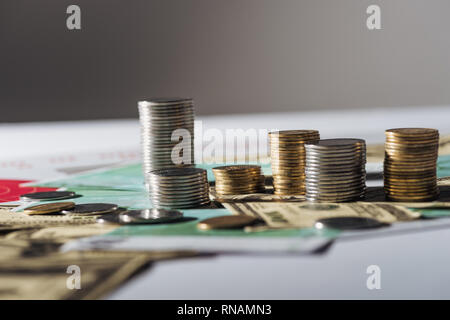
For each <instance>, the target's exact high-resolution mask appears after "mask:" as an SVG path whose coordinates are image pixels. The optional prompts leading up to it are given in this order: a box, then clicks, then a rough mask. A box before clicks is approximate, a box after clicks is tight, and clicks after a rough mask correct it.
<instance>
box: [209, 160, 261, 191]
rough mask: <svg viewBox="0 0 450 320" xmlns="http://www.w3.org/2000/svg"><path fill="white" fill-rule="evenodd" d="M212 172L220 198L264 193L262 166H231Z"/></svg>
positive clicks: (218, 168) (215, 169)
mask: <svg viewBox="0 0 450 320" xmlns="http://www.w3.org/2000/svg"><path fill="white" fill-rule="evenodd" d="M212 171H213V173H214V177H215V178H216V185H215V189H216V194H217V195H218V196H221V195H238V194H250V193H261V192H264V189H265V187H264V175H262V174H261V167H260V166H254V165H231V166H222V167H216V168H213V169H212Z"/></svg>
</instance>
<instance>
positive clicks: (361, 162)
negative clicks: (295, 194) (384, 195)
mask: <svg viewBox="0 0 450 320" xmlns="http://www.w3.org/2000/svg"><path fill="white" fill-rule="evenodd" d="M305 150H306V168H305V174H306V199H307V200H309V201H318V202H346V201H356V200H359V199H361V198H363V197H364V196H365V192H366V169H365V165H366V143H365V141H364V140H361V139H324V140H319V141H317V142H314V143H305Z"/></svg>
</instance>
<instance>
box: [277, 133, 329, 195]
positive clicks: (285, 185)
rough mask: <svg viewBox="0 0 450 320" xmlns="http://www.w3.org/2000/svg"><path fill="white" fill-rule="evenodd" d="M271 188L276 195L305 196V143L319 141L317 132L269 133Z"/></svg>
mask: <svg viewBox="0 0 450 320" xmlns="http://www.w3.org/2000/svg"><path fill="white" fill-rule="evenodd" d="M269 139H270V159H271V165H272V176H273V187H274V193H275V194H276V195H296V194H297V195H303V194H305V147H304V143H305V142H311V141H317V140H319V139H320V135H319V131H317V130H285V131H276V132H270V133H269Z"/></svg>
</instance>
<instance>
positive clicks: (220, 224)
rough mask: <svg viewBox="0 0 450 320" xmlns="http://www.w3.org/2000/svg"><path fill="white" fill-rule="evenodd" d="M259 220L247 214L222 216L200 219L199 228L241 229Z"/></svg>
mask: <svg viewBox="0 0 450 320" xmlns="http://www.w3.org/2000/svg"><path fill="white" fill-rule="evenodd" d="M257 221H258V219H257V218H254V217H251V216H246V215H232V216H220V217H214V218H209V219H205V220H202V221H200V222H199V223H198V224H197V228H199V229H200V230H211V229H240V228H244V227H245V226H249V225H252V224H254V223H255V222H257Z"/></svg>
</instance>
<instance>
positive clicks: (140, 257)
mask: <svg viewBox="0 0 450 320" xmlns="http://www.w3.org/2000/svg"><path fill="white" fill-rule="evenodd" d="M9 242H10V244H12V242H11V241H9ZM21 244H22V245H21ZM24 247H26V245H25V243H24V242H22V243H21V242H20V241H18V242H17V244H16V246H15V247H14V248H12V247H11V246H9V248H11V249H10V252H9V259H7V260H4V258H6V256H5V254H4V253H3V252H2V253H1V254H0V257H1V259H2V261H1V262H0V299H58V300H59V299H64V300H66V299H98V298H102V297H104V296H105V295H106V294H107V293H109V292H110V291H111V290H113V289H115V288H116V287H117V286H118V285H120V284H121V283H123V282H124V281H126V280H127V279H129V278H130V277H131V276H133V275H134V274H136V273H137V272H139V271H140V270H143V269H145V268H146V267H148V266H149V264H150V263H151V262H152V261H156V260H161V259H170V258H175V257H180V256H184V257H187V256H192V255H193V253H190V252H150V253H144V252H141V253H136V252H117V251H116V252H102V251H83V252H75V251H73V252H67V253H59V252H58V253H53V254H46V255H43V256H31V257H30V256H24V254H23V252H22V250H21V249H24ZM0 248H2V249H3V247H2V246H1V244H0ZM14 250H15V251H16V253H15V255H16V257H14V254H13V251H14ZM71 270H72V271H71ZM73 270H78V271H79V273H78V275H79V287H75V286H74V285H75V282H74V281H76V280H75V279H73V276H72V273H73ZM68 271H70V272H68Z"/></svg>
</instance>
